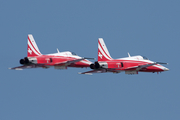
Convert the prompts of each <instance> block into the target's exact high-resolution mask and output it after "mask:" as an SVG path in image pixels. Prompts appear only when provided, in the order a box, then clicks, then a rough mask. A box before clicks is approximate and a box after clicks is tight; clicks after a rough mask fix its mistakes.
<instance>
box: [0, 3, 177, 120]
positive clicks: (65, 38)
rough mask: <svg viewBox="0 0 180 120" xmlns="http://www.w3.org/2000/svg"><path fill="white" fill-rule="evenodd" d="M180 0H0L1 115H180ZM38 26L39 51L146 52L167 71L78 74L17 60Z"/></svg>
mask: <svg viewBox="0 0 180 120" xmlns="http://www.w3.org/2000/svg"><path fill="white" fill-rule="evenodd" d="M179 5H180V1H179V0H171V1H170V0H163V1H162V0H151V1H145V0H136V1H135V0H90V1H87V0H86V1H85V0H76V1H75V0H51V1H48V0H31V1H27V0H16V1H14V0H4V1H1V3H0V35H1V40H0V54H1V69H0V72H1V79H0V120H179V119H180V95H179V92H180V73H179V67H180V66H179V60H180V56H179V51H180V48H179V45H180V24H179V23H180V7H179ZM28 34H33V36H34V38H35V40H36V43H37V45H38V47H39V49H40V51H41V53H44V54H48V53H55V52H56V48H58V49H59V51H72V52H75V53H77V54H78V55H79V56H84V57H95V58H97V41H98V38H100V37H102V38H103V39H104V41H105V43H106V45H107V48H108V50H109V52H110V54H111V56H112V57H113V58H120V57H127V56H128V55H127V52H129V53H130V54H131V56H133V55H144V56H146V57H148V58H149V59H150V60H152V61H156V62H168V63H169V64H168V65H165V66H166V67H167V68H169V69H170V71H167V72H163V73H160V74H157V73H139V74H138V75H125V73H120V74H112V73H106V74H95V75H92V76H89V75H79V74H77V73H78V72H84V71H88V70H90V69H89V68H88V69H85V68H84V69H80V68H68V69H67V70H55V69H54V68H50V69H41V68H38V69H28V70H23V71H14V70H9V69H8V68H9V67H15V66H19V65H20V64H19V59H21V58H23V57H25V56H26V54H27V51H26V50H27V35H28Z"/></svg>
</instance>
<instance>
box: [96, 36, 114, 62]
mask: <svg viewBox="0 0 180 120" xmlns="http://www.w3.org/2000/svg"><path fill="white" fill-rule="evenodd" d="M108 60H112V57H111V56H110V54H109V52H108V49H107V47H106V44H105V43H104V40H103V39H102V38H99V39H98V61H108Z"/></svg>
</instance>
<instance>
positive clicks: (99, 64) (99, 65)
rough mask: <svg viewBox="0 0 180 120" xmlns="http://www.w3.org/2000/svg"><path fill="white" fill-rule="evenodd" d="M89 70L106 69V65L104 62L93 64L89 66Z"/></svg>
mask: <svg viewBox="0 0 180 120" xmlns="http://www.w3.org/2000/svg"><path fill="white" fill-rule="evenodd" d="M90 68H91V69H100V68H108V64H107V63H106V62H98V61H96V62H94V63H93V64H91V65H90Z"/></svg>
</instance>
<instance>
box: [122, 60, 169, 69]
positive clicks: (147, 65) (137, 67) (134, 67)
mask: <svg viewBox="0 0 180 120" xmlns="http://www.w3.org/2000/svg"><path fill="white" fill-rule="evenodd" d="M157 64H167V63H162V62H155V63H151V64H146V65H139V66H133V67H128V68H126V69H125V70H131V69H136V70H137V71H139V70H141V69H143V68H147V67H149V66H153V65H157Z"/></svg>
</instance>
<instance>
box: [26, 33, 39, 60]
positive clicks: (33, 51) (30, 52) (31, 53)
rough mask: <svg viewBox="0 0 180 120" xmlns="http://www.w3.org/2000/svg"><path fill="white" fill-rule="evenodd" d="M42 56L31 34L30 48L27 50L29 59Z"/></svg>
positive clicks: (29, 39)
mask: <svg viewBox="0 0 180 120" xmlns="http://www.w3.org/2000/svg"><path fill="white" fill-rule="evenodd" d="M39 55H42V54H41V52H40V51H39V49H38V46H37V44H36V42H35V40H34V38H33V36H32V35H31V34H29V35H28V48H27V57H34V56H39Z"/></svg>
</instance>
